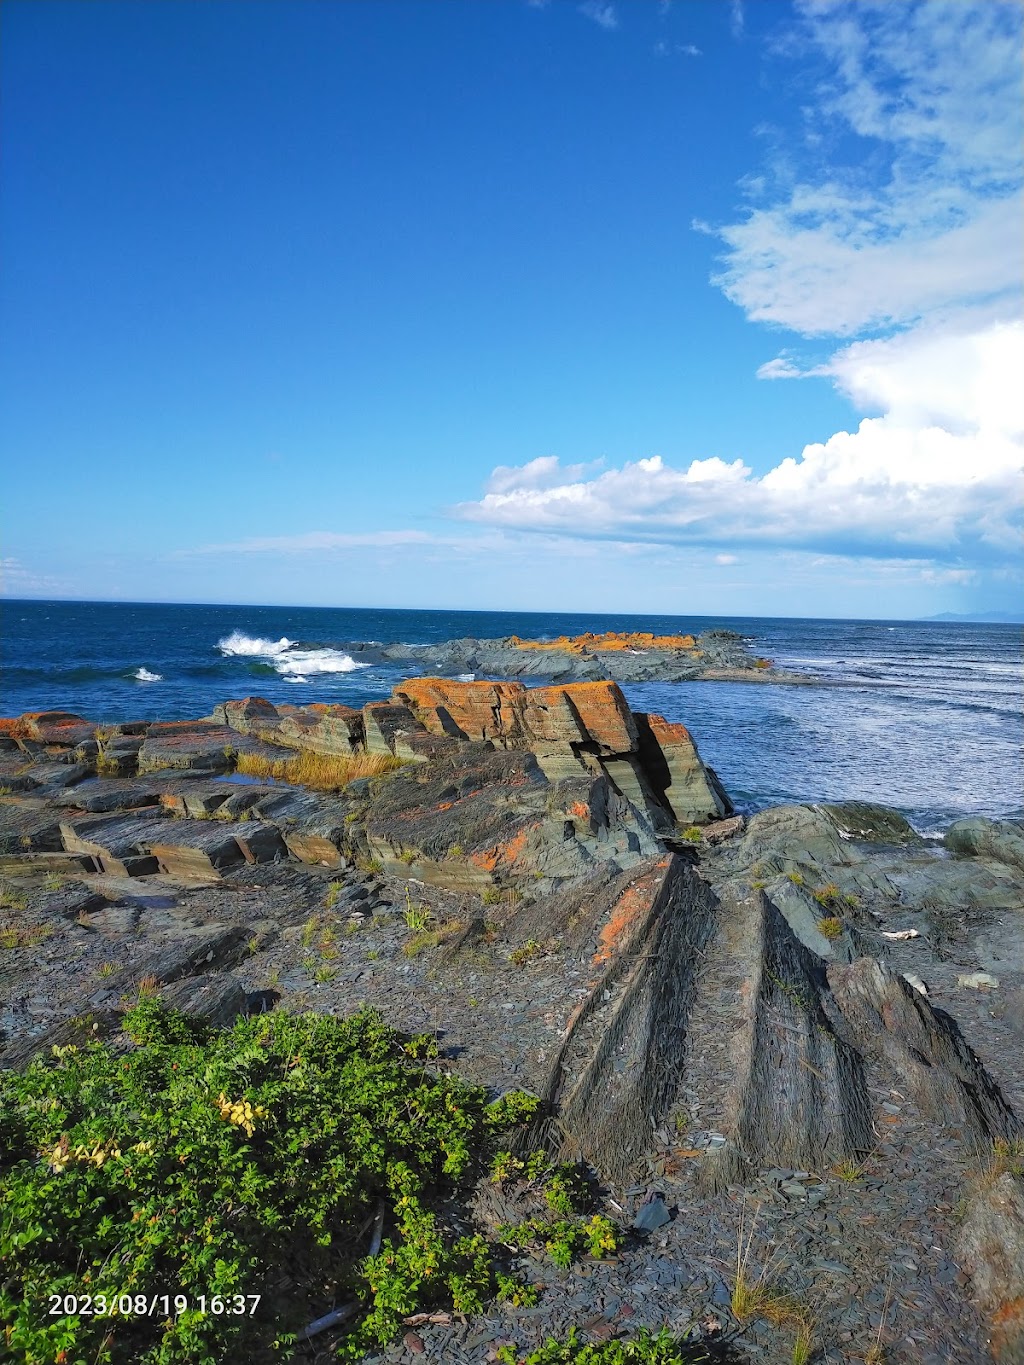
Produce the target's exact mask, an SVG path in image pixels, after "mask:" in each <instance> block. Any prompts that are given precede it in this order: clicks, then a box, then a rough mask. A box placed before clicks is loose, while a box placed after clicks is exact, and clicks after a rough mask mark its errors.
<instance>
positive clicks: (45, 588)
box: [0, 555, 72, 597]
mask: <svg viewBox="0 0 1024 1365" xmlns="http://www.w3.org/2000/svg"><path fill="white" fill-rule="evenodd" d="M71 591H72V589H71V587H70V585H69V584H68V582H67V580H66V579H63V578H56V577H54V576H53V575H52V574H40V573H36V572H35V571H34V570H32V569H29V568H26V567H25V565H24V564H23V563H22V562H21V560H20V559H16V558H15V557H14V556H13V555H6V556H4V557H2V558H0V597H21V596H23V595H24V596H28V597H43V596H48V595H49V594H51V593H52V594H53V596H55V597H63V596H67V595H69V594H70V592H71Z"/></svg>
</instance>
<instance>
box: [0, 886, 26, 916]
mask: <svg viewBox="0 0 1024 1365" xmlns="http://www.w3.org/2000/svg"><path fill="white" fill-rule="evenodd" d="M25 905H26V901H25V897H24V895H23V894H22V893H21V892H20V891H18V890H16V888H15V887H13V886H12V885H11V884H10V882H0V910H24V909H25Z"/></svg>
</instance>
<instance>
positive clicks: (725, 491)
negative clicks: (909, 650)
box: [454, 417, 1024, 559]
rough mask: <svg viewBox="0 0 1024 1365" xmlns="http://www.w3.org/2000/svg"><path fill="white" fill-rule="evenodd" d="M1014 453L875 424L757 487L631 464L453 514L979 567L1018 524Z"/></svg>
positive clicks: (698, 471) (989, 441)
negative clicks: (971, 558)
mask: <svg viewBox="0 0 1024 1365" xmlns="http://www.w3.org/2000/svg"><path fill="white" fill-rule="evenodd" d="M1019 466H1020V452H1019V448H1018V447H1017V446H1016V444H1015V443H1014V442H1012V441H1011V440H1009V439H1008V438H1007V437H1005V436H1004V435H1002V434H1001V433H999V432H989V431H986V432H980V431H973V432H970V433H968V434H965V435H961V436H957V435H954V434H953V433H951V432H948V431H945V430H943V429H942V428H941V427H928V428H915V427H907V426H903V425H901V424H900V423H899V422H897V421H894V420H892V419H890V418H888V417H882V418H865V420H864V421H862V422H861V423H860V426H859V427H858V429H857V430H856V431H855V432H846V431H843V432H837V433H836V434H835V435H834V436H832V437H830V438H829V440H828V441H826V442H823V443H819V444H813V445H807V446H805V447H804V449H803V452H802V453H801V455H800V456H799V458H787V459H784V460H782V461H781V462H780V463H779V464H777V465H776V466H775V467H774V468H773V469H771V470H769V471H768V472H767V473H766V474H764V475H761V476H757V475H755V474H754V473H753V471H752V470H751V469H750V468H749V467H748V466H746V465H745V464H743V462H742V461H741V460H734V461H732V462H731V463H726V462H725V461H723V460H720V459H717V458H715V457H712V458H711V459H707V460H694V461H692V462H691V463H690V464H689V465H688V466H687V467H686V468H685V469H676V468H673V467H672V466H670V465H667V464H666V463H665V462H664V461H663V460H662V459H660V458H658V457H655V458H653V459H644V460H637V461H635V462H631V463H628V464H625V465H623V466H622V467H621V468H619V469H609V470H606V471H605V472H603V473H601V474H599V475H596V476H595V477H591V478H589V479H576V480H572V481H563V482H561V483H553V484H548V485H547V486H546V487H543V488H537V487H535V486H534V485H533V484H531V483H529V482H527V483H524V484H523V485H521V486H515V485H514V484H513V483H512V482H511V480H510V478H509V477H508V475H507V474H506V477H505V478H504V479H503V488H502V491H501V492H490V493H486V494H485V495H484V497H483V498H481V499H480V500H479V501H478V502H467V503H462V504H460V505H459V506H458V507H457V508H455V509H454V512H455V515H457V516H459V517H462V518H464V519H466V520H471V521H476V522H485V523H488V524H490V525H494V526H503V527H509V528H516V529H520V530H535V531H547V532H560V533H562V534H576V535H580V536H592V537H599V538H615V539H620V540H641V541H644V540H646V541H659V542H661V543H668V544H676V545H684V544H694V545H716V544H723V543H725V544H729V545H733V546H735V545H750V546H762V547H782V548H784V547H794V548H795V547H799V548H801V549H817V550H823V551H827V552H832V553H852V552H857V553H862V554H875V555H879V554H881V555H885V554H890V555H891V554H896V555H906V556H908V557H913V556H920V555H931V556H934V557H936V558H945V559H949V558H957V557H959V556H961V555H975V556H984V557H986V558H992V557H994V556H999V555H1003V554H1005V553H1007V552H1012V550H1013V548H1014V547H1015V545H1016V544H1017V539H1018V536H1019V527H1020V520H1021V518H1020V513H1019V507H1020V503H1021V494H1022V491H1024V489H1022V482H1021V476H1020V469H1019Z"/></svg>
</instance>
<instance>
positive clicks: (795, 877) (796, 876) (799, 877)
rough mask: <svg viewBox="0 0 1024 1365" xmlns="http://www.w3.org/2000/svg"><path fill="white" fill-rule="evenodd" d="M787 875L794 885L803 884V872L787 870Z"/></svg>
mask: <svg viewBox="0 0 1024 1365" xmlns="http://www.w3.org/2000/svg"><path fill="white" fill-rule="evenodd" d="M786 876H787V877H788V878H789V880H790V881H791V882H792V883H793V885H794V886H803V884H804V878H803V873H802V872H787V873H786Z"/></svg>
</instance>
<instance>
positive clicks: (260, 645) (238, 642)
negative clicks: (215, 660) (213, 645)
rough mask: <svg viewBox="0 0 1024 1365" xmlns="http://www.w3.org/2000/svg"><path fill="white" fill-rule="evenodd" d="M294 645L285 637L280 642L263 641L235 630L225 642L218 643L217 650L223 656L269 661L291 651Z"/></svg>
mask: <svg viewBox="0 0 1024 1365" xmlns="http://www.w3.org/2000/svg"><path fill="white" fill-rule="evenodd" d="M292 643H293V642H292V641H291V640H289V639H288V637H287V636H285V635H282V636H281V638H280V640H263V639H260V637H259V636H252V635H243V633H242V632H241V631H240V630H233V631H232V632H231V634H230V635H226V636H225V637H224V639H223V640H218V641H217V648H218V649H219V650H220V652H221V653H222V654H250V655H254V656H255V657H256V658H260V659H268V658H273V657H274V656H275V655H277V654H283V653H284V651H285V650H286V649H291V647H292Z"/></svg>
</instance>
